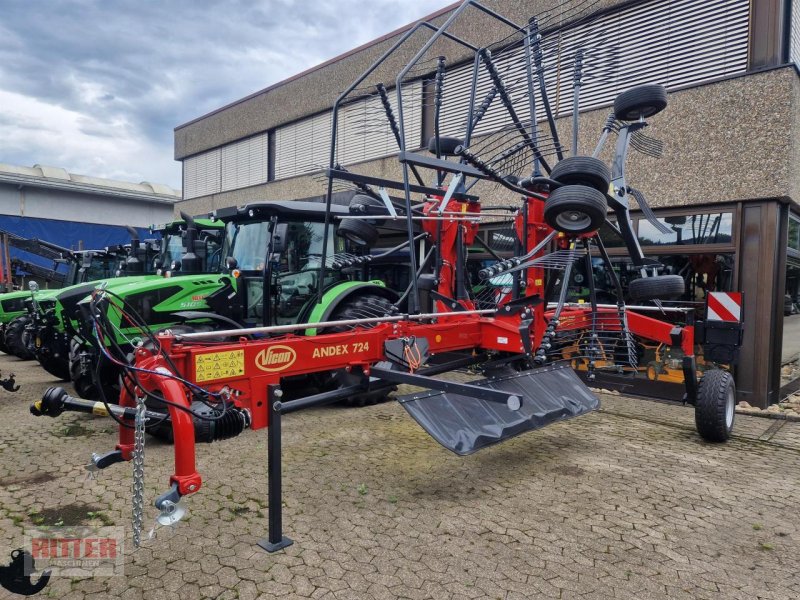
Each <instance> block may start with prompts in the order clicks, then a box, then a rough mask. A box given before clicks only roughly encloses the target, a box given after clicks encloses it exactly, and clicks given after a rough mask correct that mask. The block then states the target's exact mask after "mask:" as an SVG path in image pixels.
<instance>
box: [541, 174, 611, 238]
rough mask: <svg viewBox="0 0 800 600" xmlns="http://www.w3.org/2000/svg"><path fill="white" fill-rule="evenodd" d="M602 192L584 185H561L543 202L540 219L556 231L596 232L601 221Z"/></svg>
mask: <svg viewBox="0 0 800 600" xmlns="http://www.w3.org/2000/svg"><path fill="white" fill-rule="evenodd" d="M607 212H608V202H607V201H606V197H605V194H603V193H602V192H599V191H598V190H596V189H594V188H592V187H587V186H585V185H565V186H564V187H560V188H558V189H556V190H553V192H552V193H551V194H550V197H549V198H548V199H547V201H546V202H545V204H544V220H545V221H546V222H547V224H548V225H550V227H552V228H553V229H555V230H556V231H561V232H563V233H568V234H573V235H577V234H580V233H588V232H590V231H596V230H597V229H599V228H600V226H601V225H602V224H603V223H605V220H606V213H607Z"/></svg>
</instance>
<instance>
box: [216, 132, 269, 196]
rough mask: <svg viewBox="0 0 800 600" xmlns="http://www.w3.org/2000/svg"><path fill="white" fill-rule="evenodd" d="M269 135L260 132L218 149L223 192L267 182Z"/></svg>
mask: <svg viewBox="0 0 800 600" xmlns="http://www.w3.org/2000/svg"><path fill="white" fill-rule="evenodd" d="M268 147H269V136H268V135H267V134H266V133H260V134H258V135H254V136H253V137H249V138H247V139H246V140H242V141H240V142H235V143H233V144H228V145H227V146H223V147H222V148H221V149H220V152H221V162H222V164H221V168H220V173H221V177H222V182H221V189H222V191H223V192H226V191H228V190H236V189H239V188H243V187H248V186H251V185H258V184H259V183H266V182H267V169H268V166H269V150H268Z"/></svg>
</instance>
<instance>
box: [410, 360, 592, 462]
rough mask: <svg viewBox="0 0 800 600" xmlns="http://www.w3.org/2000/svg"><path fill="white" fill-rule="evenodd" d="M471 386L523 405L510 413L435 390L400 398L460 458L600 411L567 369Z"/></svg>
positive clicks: (515, 374)
mask: <svg viewBox="0 0 800 600" xmlns="http://www.w3.org/2000/svg"><path fill="white" fill-rule="evenodd" d="M469 383H471V384H472V385H477V386H481V387H488V388H492V389H495V390H502V391H504V392H508V393H509V394H516V395H518V396H520V397H521V398H522V406H521V407H520V409H519V410H510V409H509V408H508V407H507V406H506V405H505V404H501V403H498V402H489V401H487V400H481V399H480V398H473V397H471V396H463V395H461V394H454V393H450V392H436V391H433V390H426V391H422V392H417V393H416V394H408V395H406V396H401V397H399V398H398V401H399V402H400V404H402V405H403V407H404V408H405V409H406V410H407V411H408V414H410V415H411V416H412V417H413V418H414V420H415V421H416V422H417V423H419V424H420V425H421V426H422V428H423V429H424V430H425V431H427V432H428V433H429V434H430V435H431V437H433V439H435V440H436V441H437V442H439V443H440V444H441V445H442V446H444V447H445V448H447V449H448V450H452V451H453V452H455V453H456V454H459V455H461V456H465V455H467V454H472V453H473V452H475V451H476V450H480V449H481V448H485V447H487V446H491V445H492V444H496V443H498V442H502V441H504V440H507V439H509V438H512V437H515V436H517V435H519V434H521V433H525V432H526V431H533V430H534V429H540V428H542V427H544V426H545V425H549V424H550V423H554V422H556V421H563V420H564V419H569V418H571V417H577V416H578V415H582V414H584V413H587V412H591V411H593V410H596V409H597V408H599V407H600V400H599V399H598V398H597V397H596V396H595V395H594V394H593V393H592V392H591V391H589V388H587V387H586V385H584V383H583V382H582V381H581V380H580V379H579V378H578V376H577V375H575V372H574V371H573V370H572V369H571V368H570V367H568V366H566V365H564V366H556V367H545V368H543V369H535V370H530V371H523V372H521V373H519V372H516V371H513V374H507V373H504V374H502V375H499V376H497V377H492V378H489V379H480V380H478V381H471V382H469Z"/></svg>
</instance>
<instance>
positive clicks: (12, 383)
mask: <svg viewBox="0 0 800 600" xmlns="http://www.w3.org/2000/svg"><path fill="white" fill-rule="evenodd" d="M2 375H3V374H2V372H0V376H2ZM14 377H15V375H14V373H12V374H11V375H9V376H8V377H7V378H6V379H0V386H2V387H3V388H5V389H6V391H9V392H16V391H17V390H18V389H19V386H18V385H17V381H16V379H14Z"/></svg>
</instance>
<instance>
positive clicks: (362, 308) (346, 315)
mask: <svg viewBox="0 0 800 600" xmlns="http://www.w3.org/2000/svg"><path fill="white" fill-rule="evenodd" d="M391 312H392V303H391V302H389V300H387V299H386V298H384V297H383V296H378V295H377V294H361V295H358V296H355V297H353V296H351V297H350V298H347V299H345V300H344V301H343V302H342V303H341V304H340V305H339V306H337V307H336V309H335V310H334V311H333V313H332V314H331V316H330V317H329V319H328V320H329V321H344V320H346V319H363V318H365V316H380V315H388V314H391ZM363 327H365V328H372V327H374V325H364V326H363ZM351 330H352V328H351V327H348V326H341V327H330V328H327V329H325V333H339V332H342V331H351ZM385 366H387V367H388V366H389V365H388V363H387V364H386V365H385ZM360 380H361V377H360V376H359V375H356V374H353V373H348V372H347V371H346V370H344V369H337V370H336V371H332V372H331V374H330V379H329V380H328V383H327V384H325V386H324V387H326V388H328V389H336V388H340V387H347V386H350V385H355V384H357V383H358V382H359V381H360ZM392 391H394V389H393V388H385V389H382V390H378V391H375V392H364V393H363V394H355V395H354V396H351V397H349V398H347V399H345V400H342V402H341V403H342V404H344V405H346V406H367V405H371V404H377V403H378V402H382V401H383V400H385V399H386V398H387V397H388V396H389V394H390V393H391V392H392Z"/></svg>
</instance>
